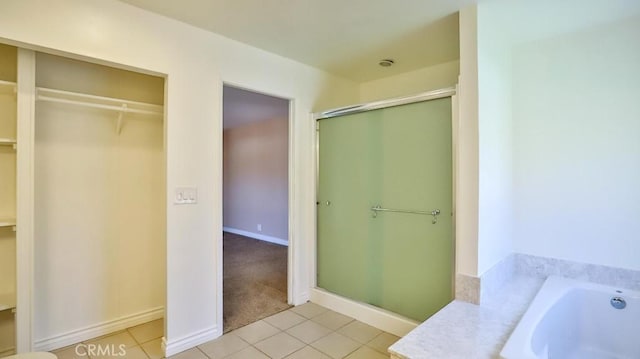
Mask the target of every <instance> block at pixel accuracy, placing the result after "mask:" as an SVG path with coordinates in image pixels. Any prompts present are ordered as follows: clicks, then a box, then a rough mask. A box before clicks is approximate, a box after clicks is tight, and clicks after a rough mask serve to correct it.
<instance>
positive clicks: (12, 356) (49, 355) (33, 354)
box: [3, 352, 58, 359]
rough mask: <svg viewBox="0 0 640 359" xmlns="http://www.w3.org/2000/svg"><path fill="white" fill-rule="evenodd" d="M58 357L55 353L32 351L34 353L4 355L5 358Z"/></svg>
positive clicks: (36, 358) (34, 358)
mask: <svg viewBox="0 0 640 359" xmlns="http://www.w3.org/2000/svg"><path fill="white" fill-rule="evenodd" d="M57 358H58V357H57V356H55V355H54V354H51V353H47V352H32V353H22V354H16V355H10V356H8V357H4V358H3V359H57Z"/></svg>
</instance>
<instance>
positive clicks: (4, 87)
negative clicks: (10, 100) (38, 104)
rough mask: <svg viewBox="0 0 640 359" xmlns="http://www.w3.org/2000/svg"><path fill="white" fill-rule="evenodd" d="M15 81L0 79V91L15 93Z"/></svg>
mask: <svg viewBox="0 0 640 359" xmlns="http://www.w3.org/2000/svg"><path fill="white" fill-rule="evenodd" d="M15 92H16V83H15V82H11V81H4V80H0V93H15Z"/></svg>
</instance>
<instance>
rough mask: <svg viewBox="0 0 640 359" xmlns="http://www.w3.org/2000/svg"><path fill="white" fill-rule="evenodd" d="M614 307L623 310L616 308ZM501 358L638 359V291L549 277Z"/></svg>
mask: <svg viewBox="0 0 640 359" xmlns="http://www.w3.org/2000/svg"><path fill="white" fill-rule="evenodd" d="M625 304H626V306H625ZM614 305H615V306H617V307H622V306H625V307H624V309H616V308H614ZM500 356H501V357H502V358H503V359H578V358H579V359H596V358H597V359H638V358H640V292H638V291H631V290H625V289H620V288H614V287H608V286H604V285H599V284H593V283H585V282H580V281H576V280H572V279H567V278H561V277H555V276H552V277H549V278H547V280H546V282H545V283H544V284H543V286H542V288H540V291H539V292H538V294H537V295H536V297H535V298H534V299H533V301H532V302H531V305H530V306H529V308H528V309H527V311H526V313H525V314H524V316H523V317H522V319H521V320H520V322H519V323H518V325H517V326H516V329H515V330H514V331H513V333H512V334H511V336H510V337H509V340H508V341H507V343H506V345H505V346H504V348H503V349H502V351H501V352H500Z"/></svg>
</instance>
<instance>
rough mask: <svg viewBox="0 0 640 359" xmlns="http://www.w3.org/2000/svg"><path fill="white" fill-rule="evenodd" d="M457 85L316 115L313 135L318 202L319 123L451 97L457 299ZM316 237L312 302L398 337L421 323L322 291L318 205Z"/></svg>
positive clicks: (452, 263) (454, 256) (453, 281)
mask: <svg viewBox="0 0 640 359" xmlns="http://www.w3.org/2000/svg"><path fill="white" fill-rule="evenodd" d="M457 93H458V86H457V85H456V86H455V87H446V88H442V89H437V90H433V91H428V92H422V93H419V94H416V95H412V96H405V97H396V98H391V99H387V100H380V101H373V102H367V103H362V104H357V105H352V106H345V107H340V108H336V109H331V110H327V111H322V112H316V113H313V121H314V122H315V132H314V136H315V138H314V142H315V146H314V151H315V156H314V160H315V164H314V165H315V166H314V167H315V176H314V180H315V201H316V203H318V191H319V188H320V121H321V120H324V119H328V118H333V117H340V116H344V115H351V114H356V113H361V112H368V111H373V110H379V109H383V108H388V107H395V106H401V105H408V104H412V103H417V102H424V101H430V100H437V99H440V98H446V97H451V154H452V156H451V162H452V163H451V180H452V187H451V188H452V191H451V208H452V218H451V240H452V241H453V243H452V245H453V253H454V255H453V258H452V260H451V266H452V268H451V269H452V270H451V273H452V277H451V291H452V293H451V294H452V297H455V295H454V294H455V274H456V270H455V269H456V257H457V237H456V231H455V229H456V192H457V182H458V181H457V169H456V165H457V162H458V128H459V124H458V118H459V116H458V112H459V107H458V97H457V96H458V95H457ZM314 213H315V216H314V228H315V231H314V235H313V244H312V246H313V247H312V248H313V255H312V256H311V258H310V260H309V262H310V263H309V273H310V275H311V278H310V283H311V288H310V296H309V297H310V299H311V301H313V302H315V303H317V304H320V305H324V306H326V307H328V308H329V309H332V310H334V311H337V312H341V313H342V314H346V315H349V316H351V317H354V318H355V319H358V320H360V321H362V322H364V323H367V324H369V325H372V326H374V327H384V328H385V329H386V331H388V332H390V333H392V334H395V335H398V336H404V335H406V334H407V333H408V332H409V331H411V330H412V329H414V328H415V327H416V326H417V325H418V324H419V323H418V322H416V321H414V320H411V319H408V318H406V317H404V316H401V315H399V314H396V313H393V312H391V311H388V310H386V309H382V308H379V307H375V306H373V305H370V304H366V303H362V302H358V301H355V300H353V299H350V298H346V297H342V296H340V295H338V294H334V293H331V292H329V291H327V290H325V289H323V288H319V287H318V283H317V280H318V276H317V270H318V268H317V263H318V261H317V255H318V206H317V205H316V206H315V208H314Z"/></svg>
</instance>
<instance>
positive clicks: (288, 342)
mask: <svg viewBox="0 0 640 359" xmlns="http://www.w3.org/2000/svg"><path fill="white" fill-rule="evenodd" d="M162 333H163V324H162V320H157V321H153V322H150V323H147V324H143V325H140V326H137V327H133V328H129V329H127V330H125V331H122V332H119V333H115V334H111V335H108V336H105V337H101V338H97V339H92V340H89V341H87V342H84V343H85V344H89V343H93V344H116V346H117V345H119V344H124V345H126V351H127V355H126V358H127V359H160V358H162V354H161V349H160V343H161V337H162ZM398 339H399V338H398V337H396V336H394V335H391V334H389V333H386V332H383V331H382V330H379V329H377V328H374V327H372V326H369V325H367V324H364V323H362V322H359V321H357V320H354V319H353V318H351V317H348V316H345V315H342V314H339V313H336V312H334V311H331V310H328V309H326V308H324V307H321V306H319V305H316V304H313V303H307V304H303V305H301V306H298V307H294V308H291V309H289V310H286V311H283V312H280V313H278V314H275V315H273V316H270V317H267V318H265V319H263V320H260V321H257V322H255V323H252V324H249V325H247V326H245V327H242V328H239V329H236V330H234V331H232V332H229V333H227V334H225V335H223V336H222V337H220V338H218V339H216V340H213V341H210V342H207V343H204V344H202V345H200V346H198V347H196V348H193V349H190V350H187V351H185V352H182V353H180V354H177V355H174V356H172V357H170V358H169V359H218V358H220V359H222V358H225V359H254V358H255V359H269V358H271V359H283V358H286V359H342V358H346V359H386V358H389V354H388V353H387V348H388V347H389V346H390V345H391V344H393V343H395V342H396V340H398ZM54 353H55V354H56V355H57V356H58V358H59V359H75V358H83V359H87V356H83V357H79V356H77V355H76V353H75V346H70V347H67V348H63V349H59V350H56V351H55V352H54ZM89 358H90V359H95V358H97V357H91V356H89ZM119 358H122V357H119Z"/></svg>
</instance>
